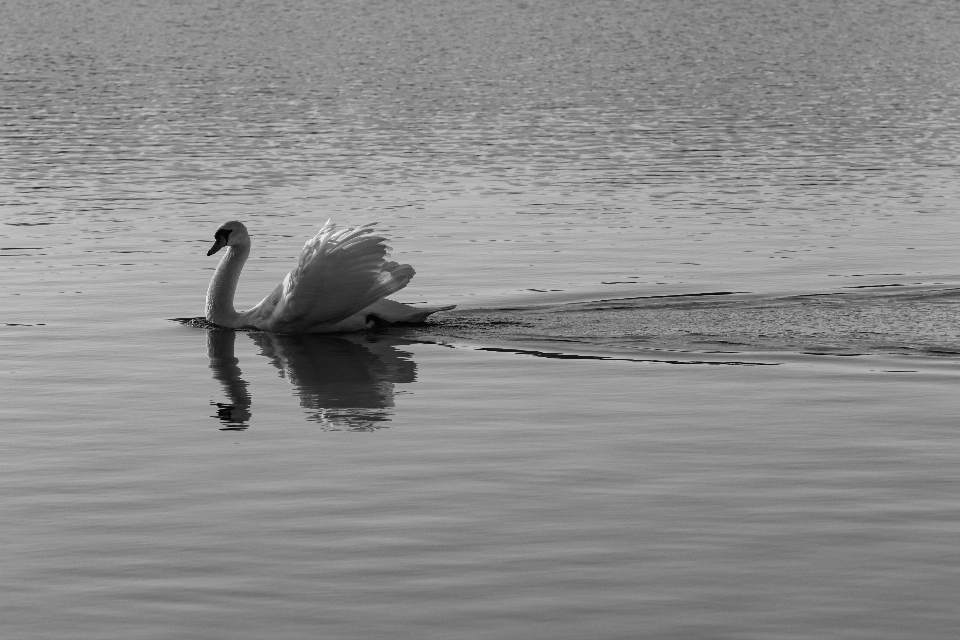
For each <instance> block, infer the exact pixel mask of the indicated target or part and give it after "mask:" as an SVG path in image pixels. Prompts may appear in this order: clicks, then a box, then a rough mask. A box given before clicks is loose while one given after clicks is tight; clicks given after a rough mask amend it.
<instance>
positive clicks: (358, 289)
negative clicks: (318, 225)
mask: <svg viewBox="0 0 960 640" xmlns="http://www.w3.org/2000/svg"><path fill="white" fill-rule="evenodd" d="M372 227H373V225H372V224H365V225H363V226H360V227H356V228H352V229H351V228H347V229H339V230H338V229H337V228H336V225H335V224H334V223H332V222H329V221H328V222H327V223H326V224H325V225H324V226H323V228H322V229H321V230H320V232H319V233H318V234H317V235H316V236H314V237H313V238H311V239H310V240H308V241H307V243H306V244H305V245H304V247H303V251H302V252H301V254H300V259H299V260H298V261H297V266H296V267H294V269H293V270H292V271H291V272H290V273H289V274H287V277H286V278H284V279H283V283H282V284H280V285H279V286H278V287H277V288H276V289H274V291H273V292H272V293H271V294H270V295H269V296H267V297H266V298H264V299H263V300H262V301H261V302H260V304H258V305H257V306H255V307H254V308H253V309H250V311H248V312H246V313H244V314H242V315H243V316H244V319H243V321H244V322H245V323H246V324H249V325H253V326H256V327H258V328H260V329H263V330H266V331H276V332H280V333H312V332H319V331H324V330H329V328H330V327H332V326H333V325H336V324H337V323H338V322H340V321H342V320H344V319H346V318H349V317H350V316H352V315H354V314H356V313H358V312H359V311H361V310H363V309H365V308H366V307H368V306H370V305H372V304H373V303H375V302H377V301H378V300H380V299H381V298H384V297H386V296H388V295H390V294H392V293H396V292H397V291H399V290H400V289H403V288H404V287H405V286H407V284H408V283H409V282H410V279H411V278H413V276H414V273H415V271H414V270H413V267H411V266H410V265H408V264H398V263H396V262H391V261H388V260H387V256H388V253H389V250H390V248H389V247H388V246H387V241H386V239H385V238H383V237H381V236H378V235H376V234H374V233H373V229H372Z"/></svg>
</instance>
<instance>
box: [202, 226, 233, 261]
mask: <svg viewBox="0 0 960 640" xmlns="http://www.w3.org/2000/svg"><path fill="white" fill-rule="evenodd" d="M229 237H230V232H229V231H228V232H227V233H224V232H223V229H220V230H218V231H217V233H216V235H215V236H214V238H216V242H214V243H213V246H212V247H210V251H207V255H208V256H212V255H213V254H215V253H216V252H217V251H220V249H223V248H224V247H225V246H227V238H229Z"/></svg>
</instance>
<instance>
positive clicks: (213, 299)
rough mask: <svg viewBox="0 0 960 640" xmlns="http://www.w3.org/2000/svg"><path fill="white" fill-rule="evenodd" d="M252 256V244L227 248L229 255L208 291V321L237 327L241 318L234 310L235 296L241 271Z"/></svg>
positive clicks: (219, 268)
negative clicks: (248, 257)
mask: <svg viewBox="0 0 960 640" xmlns="http://www.w3.org/2000/svg"><path fill="white" fill-rule="evenodd" d="M249 255H250V244H249V243H244V244H242V245H239V246H234V247H227V253H226V254H225V255H224V256H223V258H222V259H221V260H220V264H219V265H217V271H216V273H214V274H213V280H211V281H210V288H209V289H207V320H209V321H210V322H213V323H215V324H218V325H220V326H222V327H236V322H237V320H238V319H239V317H240V314H239V313H237V311H236V309H234V308H233V296H234V294H236V292H237V281H238V280H240V270H241V269H243V263H244V262H246V261H247V256H249Z"/></svg>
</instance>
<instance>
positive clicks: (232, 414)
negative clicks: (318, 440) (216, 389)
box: [207, 329, 417, 431]
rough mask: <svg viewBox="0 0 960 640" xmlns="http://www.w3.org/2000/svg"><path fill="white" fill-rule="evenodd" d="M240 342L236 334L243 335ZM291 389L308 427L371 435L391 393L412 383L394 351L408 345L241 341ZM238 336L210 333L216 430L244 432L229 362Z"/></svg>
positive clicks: (269, 336) (411, 366) (245, 413)
mask: <svg viewBox="0 0 960 640" xmlns="http://www.w3.org/2000/svg"><path fill="white" fill-rule="evenodd" d="M241 335H242V334H241ZM246 335H249V336H250V338H251V339H252V340H253V341H254V343H256V345H257V346H258V347H259V348H260V355H262V356H265V357H266V358H268V359H269V360H270V362H271V364H273V366H274V367H276V368H277V370H278V371H279V372H280V377H282V378H286V379H287V380H288V381H289V382H290V383H291V384H292V385H293V386H294V389H295V391H294V394H295V395H296V396H297V397H298V398H299V399H300V406H301V407H303V408H304V409H307V410H308V411H309V412H310V413H309V416H308V419H309V420H312V421H315V422H318V423H320V424H321V425H323V427H324V428H325V429H329V430H351V431H371V430H374V429H379V428H382V427H385V426H386V423H388V422H389V421H390V419H391V416H392V412H390V411H389V409H391V408H393V406H394V385H395V384H400V383H411V382H414V381H415V380H416V376H417V365H416V363H414V362H413V361H412V360H411V357H412V355H413V354H411V353H409V352H407V351H401V350H400V349H398V348H397V347H398V346H402V345H407V344H413V342H412V341H409V340H404V339H401V338H393V337H386V336H378V335H370V334H356V335H342V336H336V337H333V336H329V335H278V334H273V333H251V334H246ZM236 339H237V332H235V331H222V330H214V329H210V330H208V331H207V351H208V355H209V357H210V368H211V369H212V370H213V376H214V378H216V379H217V380H218V381H219V382H220V383H221V385H223V390H224V392H225V393H226V395H227V398H228V400H229V401H228V402H224V403H221V402H214V403H212V404H214V405H215V406H216V407H217V415H216V417H217V418H218V419H220V421H221V422H222V423H223V426H222V427H221V429H222V430H242V429H246V428H247V426H248V423H249V421H250V416H251V405H252V399H251V397H250V393H249V391H248V384H247V382H246V381H245V380H243V378H242V377H241V376H242V372H241V370H240V366H239V365H240V363H239V360H238V359H237V358H236V356H235V355H234V347H235V343H236Z"/></svg>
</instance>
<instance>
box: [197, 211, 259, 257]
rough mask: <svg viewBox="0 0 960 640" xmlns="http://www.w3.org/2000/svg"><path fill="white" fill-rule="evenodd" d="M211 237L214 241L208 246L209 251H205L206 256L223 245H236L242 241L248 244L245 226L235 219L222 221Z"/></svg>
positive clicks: (248, 237)
mask: <svg viewBox="0 0 960 640" xmlns="http://www.w3.org/2000/svg"><path fill="white" fill-rule="evenodd" d="M213 237H214V243H213V246H212V247H210V251H207V255H208V256H212V255H213V254H215V253H216V252H217V251H220V249H223V248H224V247H236V246H238V245H241V244H244V243H246V244H250V235H249V234H248V233H247V228H246V227H245V226H243V223H242V222H237V221H236V220H231V221H230V222H224V223H223V224H222V225H220V228H219V229H217V232H216V233H215V234H213Z"/></svg>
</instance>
